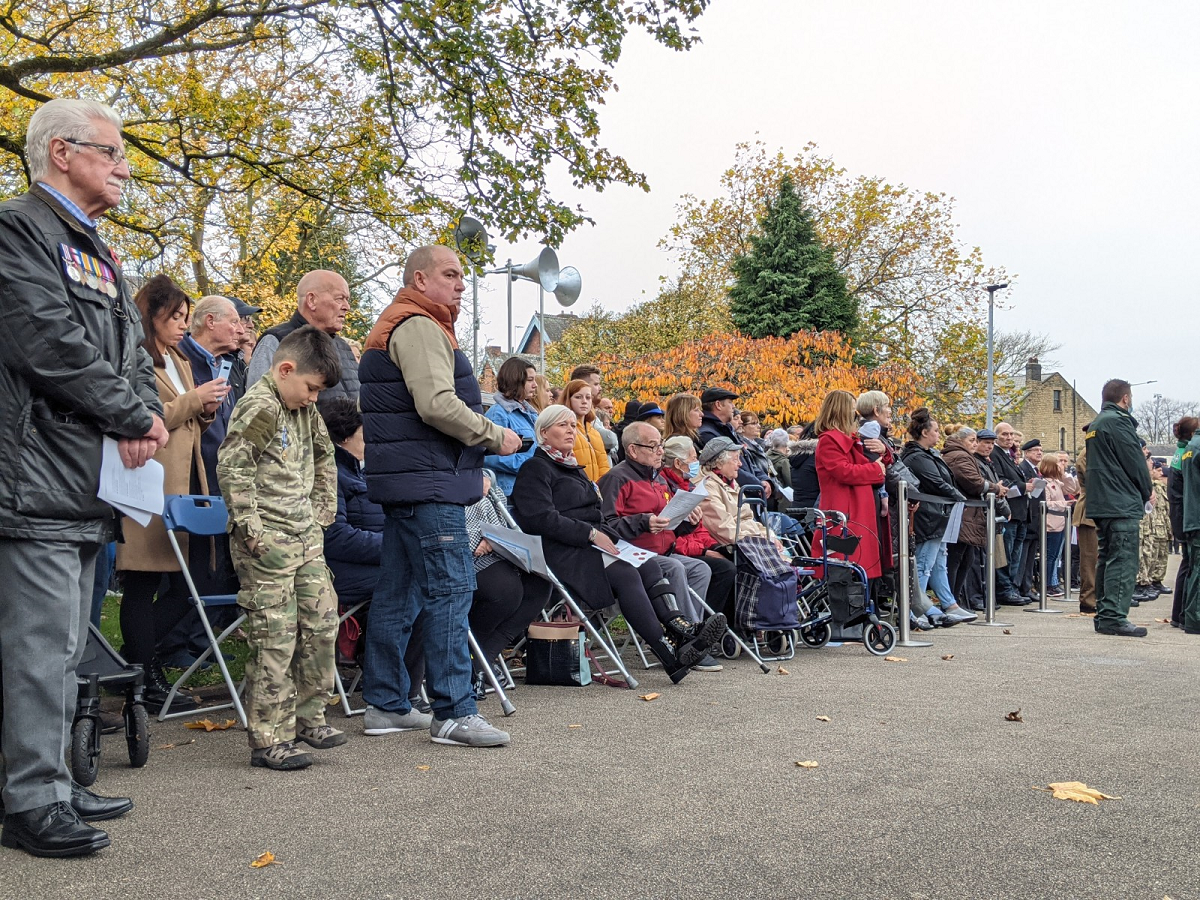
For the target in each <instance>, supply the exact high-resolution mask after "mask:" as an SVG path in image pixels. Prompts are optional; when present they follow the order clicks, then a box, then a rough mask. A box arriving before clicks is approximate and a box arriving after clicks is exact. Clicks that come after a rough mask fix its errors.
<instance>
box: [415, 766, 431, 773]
mask: <svg viewBox="0 0 1200 900" xmlns="http://www.w3.org/2000/svg"><path fill="white" fill-rule="evenodd" d="M417 771H418V772H428V771H429V766H417Z"/></svg>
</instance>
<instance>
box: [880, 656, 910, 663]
mask: <svg viewBox="0 0 1200 900" xmlns="http://www.w3.org/2000/svg"><path fill="white" fill-rule="evenodd" d="M883 661H884V662H908V657H907V656H885V657H884V658H883Z"/></svg>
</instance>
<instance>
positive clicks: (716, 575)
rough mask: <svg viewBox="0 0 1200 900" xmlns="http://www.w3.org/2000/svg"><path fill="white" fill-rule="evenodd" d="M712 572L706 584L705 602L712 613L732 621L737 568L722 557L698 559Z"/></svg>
mask: <svg viewBox="0 0 1200 900" xmlns="http://www.w3.org/2000/svg"><path fill="white" fill-rule="evenodd" d="M700 558H701V559H702V560H704V562H705V563H706V564H707V565H708V568H709V569H710V570H712V581H710V582H709V583H708V596H707V597H705V598H704V599H705V602H707V603H708V605H709V606H711V607H712V609H713V612H719V613H724V614H725V618H727V619H728V620H729V621H730V622H732V621H733V605H734V604H733V588H734V582H735V581H736V580H737V566H735V565H734V564H733V563H732V562H730V561H729V560H727V559H725V558H724V557H722V558H720V559H717V558H716V557H714V556H702V557H700Z"/></svg>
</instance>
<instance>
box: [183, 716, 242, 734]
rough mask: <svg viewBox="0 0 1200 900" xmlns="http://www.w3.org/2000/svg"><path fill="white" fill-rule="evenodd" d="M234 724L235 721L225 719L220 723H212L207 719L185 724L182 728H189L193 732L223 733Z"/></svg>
mask: <svg viewBox="0 0 1200 900" xmlns="http://www.w3.org/2000/svg"><path fill="white" fill-rule="evenodd" d="M236 724H237V719H226V720H225V721H224V722H222V723H217V722H213V721H211V720H209V719H197V720H196V721H195V722H185V723H184V727H185V728H191V729H192V730H193V731H224V730H225V729H227V728H232V727H233V726H234V725H236Z"/></svg>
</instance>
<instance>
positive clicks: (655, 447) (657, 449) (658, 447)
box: [633, 441, 663, 453]
mask: <svg viewBox="0 0 1200 900" xmlns="http://www.w3.org/2000/svg"><path fill="white" fill-rule="evenodd" d="M633 446H635V447H641V448H642V449H644V450H649V451H650V452H651V453H662V450H663V445H662V442H661V441H660V442H659V443H657V444H639V443H638V442H637V441H634V442H633Z"/></svg>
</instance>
